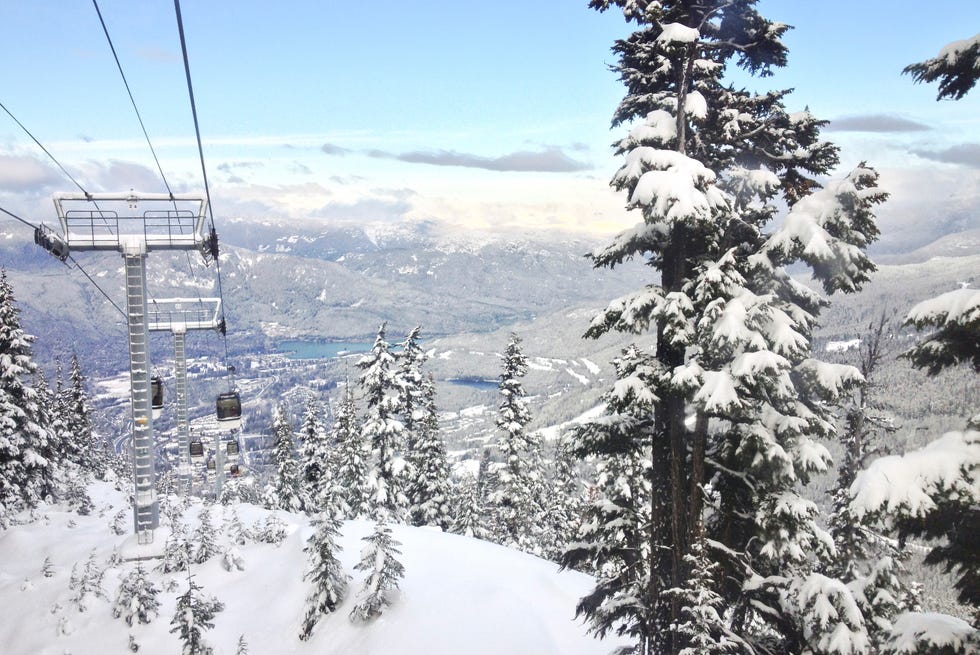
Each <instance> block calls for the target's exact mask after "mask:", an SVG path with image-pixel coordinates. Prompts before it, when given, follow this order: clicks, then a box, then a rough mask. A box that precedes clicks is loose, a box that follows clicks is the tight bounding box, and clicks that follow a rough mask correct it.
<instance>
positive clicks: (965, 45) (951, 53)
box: [936, 34, 980, 65]
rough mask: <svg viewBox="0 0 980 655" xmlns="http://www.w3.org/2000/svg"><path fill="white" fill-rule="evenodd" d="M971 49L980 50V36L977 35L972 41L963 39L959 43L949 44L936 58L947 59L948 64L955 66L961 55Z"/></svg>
mask: <svg viewBox="0 0 980 655" xmlns="http://www.w3.org/2000/svg"><path fill="white" fill-rule="evenodd" d="M971 48H980V34H977V35H976V36H974V37H973V38H971V39H961V40H959V41H953V42H952V43H947V44H946V45H945V46H943V49H942V50H940V51H939V56H938V57H936V59H945V60H946V61H947V62H949V63H951V64H955V63H956V60H957V59H959V57H960V54H962V53H964V52H966V51H967V50H970V49H971ZM978 65H980V64H978Z"/></svg>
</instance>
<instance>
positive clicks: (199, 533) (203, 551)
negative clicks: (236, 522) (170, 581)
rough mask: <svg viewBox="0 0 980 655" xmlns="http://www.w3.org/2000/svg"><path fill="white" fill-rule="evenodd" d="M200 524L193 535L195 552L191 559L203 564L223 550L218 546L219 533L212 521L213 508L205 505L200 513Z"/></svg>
mask: <svg viewBox="0 0 980 655" xmlns="http://www.w3.org/2000/svg"><path fill="white" fill-rule="evenodd" d="M197 520H198V522H199V523H198V526H197V529H196V530H194V533H193V534H192V535H191V543H192V544H193V549H194V550H193V554H192V555H191V561H192V562H193V563H194V564H203V563H204V562H206V561H208V560H209V559H211V558H212V557H214V556H215V555H217V554H219V553H220V552H221V548H220V547H219V546H218V534H217V531H216V530H215V528H214V524H213V523H212V522H211V508H210V507H207V506H205V507H204V508H203V509H202V510H201V511H200V513H199V514H198V519H197Z"/></svg>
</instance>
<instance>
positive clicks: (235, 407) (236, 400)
mask: <svg viewBox="0 0 980 655" xmlns="http://www.w3.org/2000/svg"><path fill="white" fill-rule="evenodd" d="M215 405H216V410H217V415H218V427H219V428H221V429H222V430H237V429H238V428H240V427H241V426H242V399H241V397H240V396H239V395H238V392H237V391H228V392H226V393H223V394H220V395H219V396H218V400H217V402H216V403H215Z"/></svg>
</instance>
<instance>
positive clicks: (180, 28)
mask: <svg viewBox="0 0 980 655" xmlns="http://www.w3.org/2000/svg"><path fill="white" fill-rule="evenodd" d="M174 11H175V13H176V14H177V32H178V33H179V35H180V50H181V53H182V54H183V58H184V74H185V76H186V78H187V94H188V96H189V97H190V102H191V115H192V116H193V117H194V134H195V136H196V137H197V154H198V156H199V158H200V160H201V175H202V176H203V178H204V195H205V198H206V199H207V203H208V218H209V220H210V222H211V230H212V232H214V231H215V227H214V207H213V206H212V204H211V189H210V186H209V185H208V171H207V167H206V166H205V164H204V146H203V145H202V143H201V126H200V122H199V121H198V119H197V103H196V102H195V101H194V84H193V83H192V82H191V65H190V58H189V57H188V55H187V39H186V37H185V36H184V19H183V16H182V15H181V12H180V0H174ZM219 259H220V258H219V257H215V258H214V267H215V272H216V273H217V278H218V297H219V298H220V299H221V320H222V322H223V321H224V319H225V302H224V293H223V289H222V285H221V262H220V261H219ZM221 337H222V342H223V345H224V351H225V364H226V365H227V364H228V335H227V333H226V332H224V331H223V332H222V335H221Z"/></svg>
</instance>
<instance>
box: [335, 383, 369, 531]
mask: <svg viewBox="0 0 980 655" xmlns="http://www.w3.org/2000/svg"><path fill="white" fill-rule="evenodd" d="M332 434H333V441H334V443H336V444H337V456H336V459H335V460H334V461H333V465H334V468H333V470H332V472H331V473H332V474H331V476H330V477H331V481H332V483H333V490H334V495H335V496H336V497H337V498H338V499H339V503H340V505H341V509H342V511H343V515H344V516H345V517H346V518H349V519H356V518H358V517H361V516H366V515H367V513H368V497H367V493H368V490H367V467H368V461H369V459H370V456H371V450H370V448H369V446H368V444H367V442H366V440H365V439H364V435H363V433H362V431H361V428H360V426H359V425H358V422H357V405H356V403H355V402H354V391H353V389H352V388H351V385H350V380H347V383H346V384H345V385H344V398H343V400H342V401H341V403H340V406H339V407H338V408H337V414H336V421H335V422H334V425H333V432H332Z"/></svg>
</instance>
